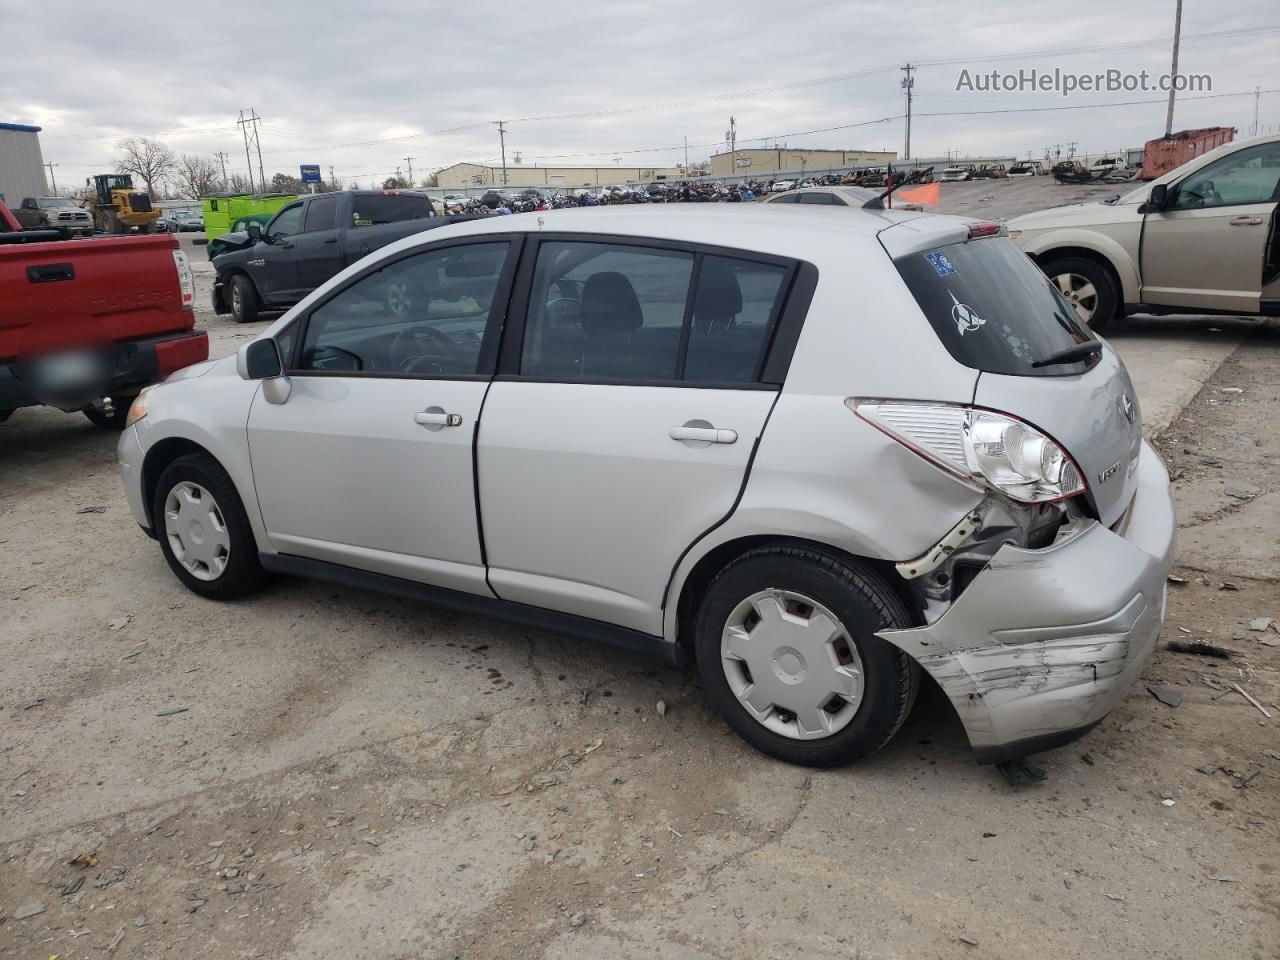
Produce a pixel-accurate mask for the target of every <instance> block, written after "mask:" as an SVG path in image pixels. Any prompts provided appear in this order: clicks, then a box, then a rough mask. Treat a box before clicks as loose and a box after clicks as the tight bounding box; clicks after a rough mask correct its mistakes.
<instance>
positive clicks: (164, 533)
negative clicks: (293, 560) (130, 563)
mask: <svg viewBox="0 0 1280 960" xmlns="http://www.w3.org/2000/svg"><path fill="white" fill-rule="evenodd" d="M151 519H152V523H153V524H154V525H155V529H156V539H157V540H159V541H160V550H161V551H162V552H163V553H164V558H165V560H166V561H167V562H168V564H169V568H170V569H171V570H172V571H173V572H174V574H175V575H176V576H177V578H178V579H179V580H181V581H182V583H183V585H184V586H186V587H187V589H189V590H191V591H192V592H194V593H198V594H200V596H202V597H208V598H209V599H210V600H234V599H236V598H237V597H243V596H246V595H248V594H250V593H253V592H254V591H255V590H257V589H258V588H259V587H261V586H262V585H263V584H264V583H265V582H266V580H267V573H266V571H264V570H263V569H262V566H261V564H259V563H258V548H257V543H256V542H255V540H254V538H253V528H252V527H250V526H249V517H248V515H247V514H246V513H245V509H244V504H243V502H241V500H240V494H239V493H237V492H236V487H235V484H234V483H233V482H232V480H231V476H230V475H229V474H228V473H227V471H226V470H225V469H223V467H222V464H220V463H218V461H217V460H215V459H213V457H211V456H209V455H208V454H207V453H189V454H187V455H186V456H183V457H179V458H178V459H177V460H174V461H173V462H172V463H171V464H169V465H168V466H167V467H165V468H164V471H163V472H162V473H161V474H160V480H159V482H158V483H157V484H156V489H155V497H154V499H153V500H152V505H151Z"/></svg>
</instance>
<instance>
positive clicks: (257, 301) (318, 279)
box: [213, 190, 476, 323]
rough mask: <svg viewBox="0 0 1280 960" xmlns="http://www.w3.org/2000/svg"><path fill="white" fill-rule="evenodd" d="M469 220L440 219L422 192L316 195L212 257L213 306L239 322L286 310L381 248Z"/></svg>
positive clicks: (253, 225)
mask: <svg viewBox="0 0 1280 960" xmlns="http://www.w3.org/2000/svg"><path fill="white" fill-rule="evenodd" d="M474 219H476V217H475V216H474V215H473V216H451V217H442V216H439V215H437V214H436V210H435V207H434V206H432V204H431V198H430V197H428V196H427V195H426V194H422V193H413V192H411V191H406V190H343V191H340V192H338V193H317V194H315V195H313V196H310V197H303V198H302V199H301V200H299V201H297V202H296V203H291V204H289V205H288V206H287V207H281V208H280V210H279V211H278V212H277V213H276V215H275V216H274V217H272V218H271V221H270V222H269V223H268V224H267V225H266V226H265V227H260V226H259V225H258V224H256V223H250V224H249V225H248V233H247V234H246V236H245V239H244V241H243V243H244V245H243V246H242V247H240V248H239V249H235V250H229V251H227V252H226V253H222V254H219V255H218V256H216V257H214V258H213V267H214V269H215V270H216V271H217V279H216V280H215V281H214V284H213V309H214V310H215V311H216V312H217V313H223V314H225V313H229V314H231V317H232V319H234V320H235V321H237V322H238V323H249V322H251V321H253V320H256V319H257V318H258V311H260V310H283V309H285V308H286V307H291V306H293V305H294V304H295V303H297V302H298V301H299V300H301V299H302V298H303V297H305V296H306V295H307V294H309V293H310V292H311V291H312V290H314V289H316V288H317V287H318V286H320V285H321V284H322V283H324V282H325V281H326V280H328V279H329V278H330V277H333V276H335V275H337V274H338V273H340V272H341V271H342V270H344V269H345V268H347V267H349V266H350V265H351V264H353V263H355V262H356V261H357V260H359V259H360V258H362V257H365V256H368V255H369V254H370V253H372V252H373V251H374V250H377V249H378V248H379V247H385V246H386V245H387V244H389V243H392V242H394V241H396V240H399V239H401V238H402V237H407V236H409V235H411V234H414V233H421V232H422V231H423V230H432V229H435V228H436V227H443V226H446V225H448V224H451V223H459V222H461V221H463V220H474Z"/></svg>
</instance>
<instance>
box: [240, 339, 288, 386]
mask: <svg viewBox="0 0 1280 960" xmlns="http://www.w3.org/2000/svg"><path fill="white" fill-rule="evenodd" d="M236 373H238V374H240V379H241V380H267V379H270V378H271V377H278V376H280V375H281V374H282V373H284V363H283V361H282V360H281V359H280V348H279V347H278V346H276V342H275V341H274V340H272V339H270V338H269V337H268V338H267V339H265V340H254V341H253V342H251V343H246V344H245V345H244V346H243V347H241V348H240V351H239V352H238V353H237V354H236Z"/></svg>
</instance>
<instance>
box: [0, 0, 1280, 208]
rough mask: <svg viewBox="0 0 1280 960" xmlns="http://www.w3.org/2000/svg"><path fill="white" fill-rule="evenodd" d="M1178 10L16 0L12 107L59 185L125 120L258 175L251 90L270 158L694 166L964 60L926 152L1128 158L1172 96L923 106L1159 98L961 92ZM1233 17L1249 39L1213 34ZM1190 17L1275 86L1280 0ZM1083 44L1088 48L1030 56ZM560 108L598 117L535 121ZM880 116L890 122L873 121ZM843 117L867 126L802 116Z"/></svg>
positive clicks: (1114, 38)
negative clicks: (908, 70)
mask: <svg viewBox="0 0 1280 960" xmlns="http://www.w3.org/2000/svg"><path fill="white" fill-rule="evenodd" d="M379 8H381V9H379ZM433 9H438V13H437V12H432V10H433ZM415 10H416V11H417V12H411V11H415ZM1173 11H1174V0H1127V2H1126V3H1123V4H1109V3H1108V4H1102V3H1096V4H1094V3H1070V2H1064V0H980V2H977V3H974V2H962V0H948V2H945V3H942V2H935V0H889V2H860V3H857V4H851V3H833V2H810V3H806V4H787V3H778V2H767V3H766V2H757V0H737V2H734V3H728V4H722V5H718V4H714V3H700V4H699V3H689V2H688V0H680V2H675V3H668V2H662V0H659V2H654V3H649V4H636V3H626V4H619V3H611V2H609V0H597V2H596V3H595V4H592V3H589V2H579V3H575V4H572V5H566V6H565V8H564V12H563V13H561V12H559V8H558V5H557V4H555V3H540V4H535V3H516V2H505V0H489V2H487V3H483V4H463V3H451V4H439V5H438V7H435V6H433V5H426V4H421V5H419V4H413V3H406V2H403V0H402V2H399V3H396V4H394V5H391V4H385V5H384V4H380V3H378V2H376V0H374V2H366V3H365V4H363V5H361V4H354V3H350V2H344V3H334V2H331V0H311V2H308V3H294V2H285V0H255V2H242V0H218V2H215V3H193V2H183V3H173V2H163V3H138V2H128V0H113V2H111V3H109V4H102V3H99V2H96V0H94V2H90V0H76V2H69V0H51V2H44V3H36V2H35V0H0V22H2V23H4V25H5V29H4V34H5V36H6V38H7V41H6V49H5V53H4V61H5V70H4V71H3V72H0V121H17V122H22V123H35V124H39V125H40V126H42V127H44V132H43V134H42V135H41V142H42V147H43V151H44V156H45V159H46V160H47V161H53V162H56V163H59V164H60V166H59V167H57V168H55V169H56V173H57V175H58V178H59V182H60V184H66V183H71V182H75V181H76V180H77V179H79V180H81V181H82V180H83V178H84V177H85V176H87V175H88V174H91V173H95V172H104V171H106V170H109V169H110V166H111V162H112V159H113V157H114V156H115V155H116V151H115V144H116V143H117V142H118V141H119V140H120V139H121V138H122V137H125V136H130V135H141V136H150V137H156V138H158V139H160V140H161V141H162V142H164V143H166V144H167V145H169V146H170V147H172V148H173V149H174V150H175V151H177V152H179V153H182V152H186V153H201V154H206V155H212V154H214V153H216V152H217V151H219V150H222V151H225V152H226V153H227V154H228V155H229V157H230V161H229V164H228V172H232V171H235V172H243V171H244V168H245V151H244V144H243V141H242V140H241V138H240V133H239V129H238V128H237V126H236V124H235V120H236V118H237V115H238V113H239V111H240V110H241V109H242V108H246V107H254V108H256V110H257V111H258V113H259V115H261V116H262V117H264V118H265V123H264V124H263V125H262V127H261V137H262V150H263V161H264V166H265V167H266V171H267V176H268V177H270V176H271V174H272V173H274V172H276V171H288V172H291V173H295V174H296V172H297V167H298V164H300V163H308V162H310V163H319V164H321V165H322V167H324V168H325V169H326V171H327V168H328V167H329V166H330V165H332V166H333V167H334V169H335V172H336V173H337V174H338V175H339V176H342V177H345V178H347V179H348V180H351V179H356V180H360V181H364V182H365V185H368V183H369V182H370V181H372V180H374V179H380V178H382V177H385V176H387V175H389V174H391V173H393V172H394V171H395V169H396V168H397V167H402V168H403V167H405V166H407V163H406V161H405V159H404V158H405V157H408V156H412V157H413V158H414V160H413V167H414V171H415V176H417V174H418V172H419V171H422V172H426V171H429V170H431V169H434V168H437V167H440V166H444V165H447V164H450V163H454V162H457V161H460V160H474V161H480V162H496V160H497V157H498V136H497V128H496V127H495V126H494V125H493V123H492V121H494V120H507V121H512V122H510V123H509V126H508V129H509V132H508V135H507V157H508V160H509V161H513V160H514V157H515V154H516V153H517V152H519V153H520V155H521V158H522V160H523V161H524V162H526V163H530V162H536V163H539V164H555V163H565V164H595V163H599V164H602V165H604V164H612V163H614V158H615V157H621V158H622V163H623V164H625V165H632V164H645V165H666V164H674V163H676V162H679V161H680V160H681V159H682V158H683V147H682V144H683V140H684V138H685V137H687V138H688V140H689V144H690V147H689V156H690V159H691V160H697V159H702V158H705V157H707V156H708V155H709V154H711V153H713V152H717V150H719V149H723V148H724V144H723V142H722V141H723V140H724V131H725V130H726V128H727V127H728V119H729V116H730V115H731V114H732V115H733V116H735V117H736V118H737V121H738V137H739V141H738V143H739V146H740V147H743V146H756V145H759V143H760V141H759V139H758V138H775V137H781V138H784V139H785V141H786V142H787V143H788V144H789V145H790V146H793V147H799V146H806V147H835V148H846V149H859V148H861V149H873V150H879V149H888V150H897V151H899V152H901V151H902V149H903V127H904V124H903V122H902V120H901V119H900V117H901V115H902V113H903V112H904V106H903V98H902V92H901V90H900V88H899V81H900V79H901V73H900V71H899V70H897V69H896V67H897V66H898V65H900V64H901V63H903V62H906V61H908V60H910V61H913V62H915V61H924V62H926V63H927V62H928V61H936V60H948V61H957V60H958V62H954V63H947V64H939V65H932V66H928V65H926V66H922V67H921V69H920V70H919V72H918V74H917V78H918V79H917V81H916V87H915V93H916V102H915V110H916V112H917V117H916V119H915V122H914V124H913V132H912V148H913V149H912V153H913V154H914V155H916V156H938V155H942V154H945V153H946V152H947V151H948V150H951V151H958V152H960V153H967V154H969V155H975V156H977V155H993V154H996V155H1013V154H1016V155H1019V156H1025V155H1026V154H1027V152H1028V151H1031V152H1033V153H1035V154H1036V155H1037V156H1039V155H1041V154H1042V153H1043V151H1044V148H1045V147H1046V146H1053V145H1055V144H1066V143H1068V142H1070V141H1073V140H1074V141H1077V142H1078V144H1079V147H1078V149H1079V150H1081V151H1086V150H1087V151H1089V152H1099V151H1110V150H1114V149H1117V148H1121V147H1126V146H1136V145H1140V144H1141V143H1143V142H1144V141H1145V140H1147V139H1149V138H1150V137H1152V136H1156V135H1159V134H1160V133H1162V132H1163V124H1164V110H1165V108H1164V106H1163V105H1162V104H1160V103H1154V104H1146V105H1142V104H1139V105H1134V106H1118V107H1110V108H1105V109H1073V110H1060V111H1042V112H1018V113H989V114H981V115H970V116H947V117H942V116H936V117H929V116H925V114H929V113H955V112H968V111H994V110H1007V109H1019V110H1025V109H1026V108H1033V107H1050V106H1052V107H1063V106H1079V105H1083V104H1099V103H1114V102H1116V101H1120V100H1140V99H1160V98H1161V97H1162V95H1161V94H1159V93H1137V94H1094V93H1090V94H1076V95H1075V96H1072V97H1067V98H1063V97H1061V96H1059V95H1057V94H1053V93H1022V94H1009V93H998V94H984V93H962V92H956V89H955V87H956V83H957V79H958V77H959V76H960V71H961V70H962V69H964V68H966V67H967V68H968V69H969V70H970V71H971V73H977V72H980V71H990V70H992V69H1000V70H1008V71H1015V70H1017V69H1018V68H1031V67H1037V68H1039V69H1041V70H1050V71H1051V70H1053V69H1054V68H1055V67H1060V68H1061V69H1063V70H1068V71H1075V72H1095V71H1102V70H1106V69H1108V68H1117V69H1121V70H1125V71H1133V72H1137V71H1139V70H1142V69H1146V70H1148V71H1150V72H1151V73H1152V74H1160V73H1164V72H1167V71H1168V68H1169V47H1168V44H1167V43H1161V44H1158V45H1156V44H1151V45H1145V46H1130V47H1128V48H1125V49H1114V47H1115V45H1120V44H1128V43H1135V42H1139V41H1149V40H1159V39H1162V38H1168V37H1170V36H1171V35H1172V32H1173ZM1264 27H1269V28H1273V29H1272V30H1271V31H1270V32H1260V28H1264ZM1222 31H1249V32H1247V33H1245V32H1240V33H1237V34H1236V35H1233V36H1230V37H1219V38H1216V39H1203V40H1196V39H1193V38H1194V37H1195V36H1196V35H1199V34H1206V33H1218V32H1222ZM1183 36H1184V44H1183V47H1182V60H1181V71H1182V72H1184V73H1192V72H1195V73H1207V74H1210V75H1211V76H1212V82H1213V92H1214V93H1215V94H1224V93H1239V92H1242V91H1244V92H1250V93H1251V92H1252V91H1253V90H1254V88H1255V87H1257V86H1261V87H1262V88H1263V89H1264V90H1266V89H1270V88H1280V6H1278V4H1277V0H1185V10H1184V15H1183ZM1100 46H1102V47H1107V46H1110V47H1112V49H1102V50H1098V49H1096V48H1098V47H1100ZM1067 48H1086V49H1089V50H1092V52H1087V53H1083V54H1074V55H1068V54H1064V53H1058V54H1053V55H1041V56H1031V57H1027V56H1020V54H1026V53H1033V52H1036V51H1046V50H1065V49H1067ZM966 58H971V59H966ZM994 58H999V59H994ZM877 68H885V69H882V70H880V71H879V72H874V71H876V70H877ZM850 74H863V75H861V76H854V77H849V75H850ZM833 77H835V78H843V79H831V78H833ZM810 81H817V82H810ZM780 88H781V89H780ZM710 98H716V99H710ZM1253 111H1254V97H1253V96H1252V95H1250V96H1244V97H1220V98H1216V99H1203V100H1192V99H1185V100H1182V101H1180V103H1179V106H1178V109H1177V113H1176V116H1175V128H1178V129H1180V128H1186V127H1200V126H1214V125H1226V126H1237V127H1239V128H1241V135H1242V136H1247V135H1248V134H1249V132H1250V128H1251V127H1252V124H1253ZM563 114H595V115H594V116H581V117H566V118H560V119H546V120H522V118H538V117H549V116H556V115H563ZM883 118H894V119H892V120H890V121H889V122H873V121H879V120H882V119H883ZM854 124H865V125H863V126H850V125H854ZM838 126H842V127H847V128H846V129H841V130H829V131H827V132H820V133H819V132H814V133H809V132H807V131H814V130H818V129H819V128H829V127H838ZM1261 126H1262V129H1263V131H1264V132H1265V131H1266V130H1268V129H1272V130H1275V129H1280V93H1264V94H1263V95H1262V98H1261ZM459 128H460V129H459ZM372 141H384V142H372ZM655 147H656V148H660V149H657V150H653V149H650V148H655ZM638 151H643V152H638ZM254 162H255V166H256V157H255V161H254Z"/></svg>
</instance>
